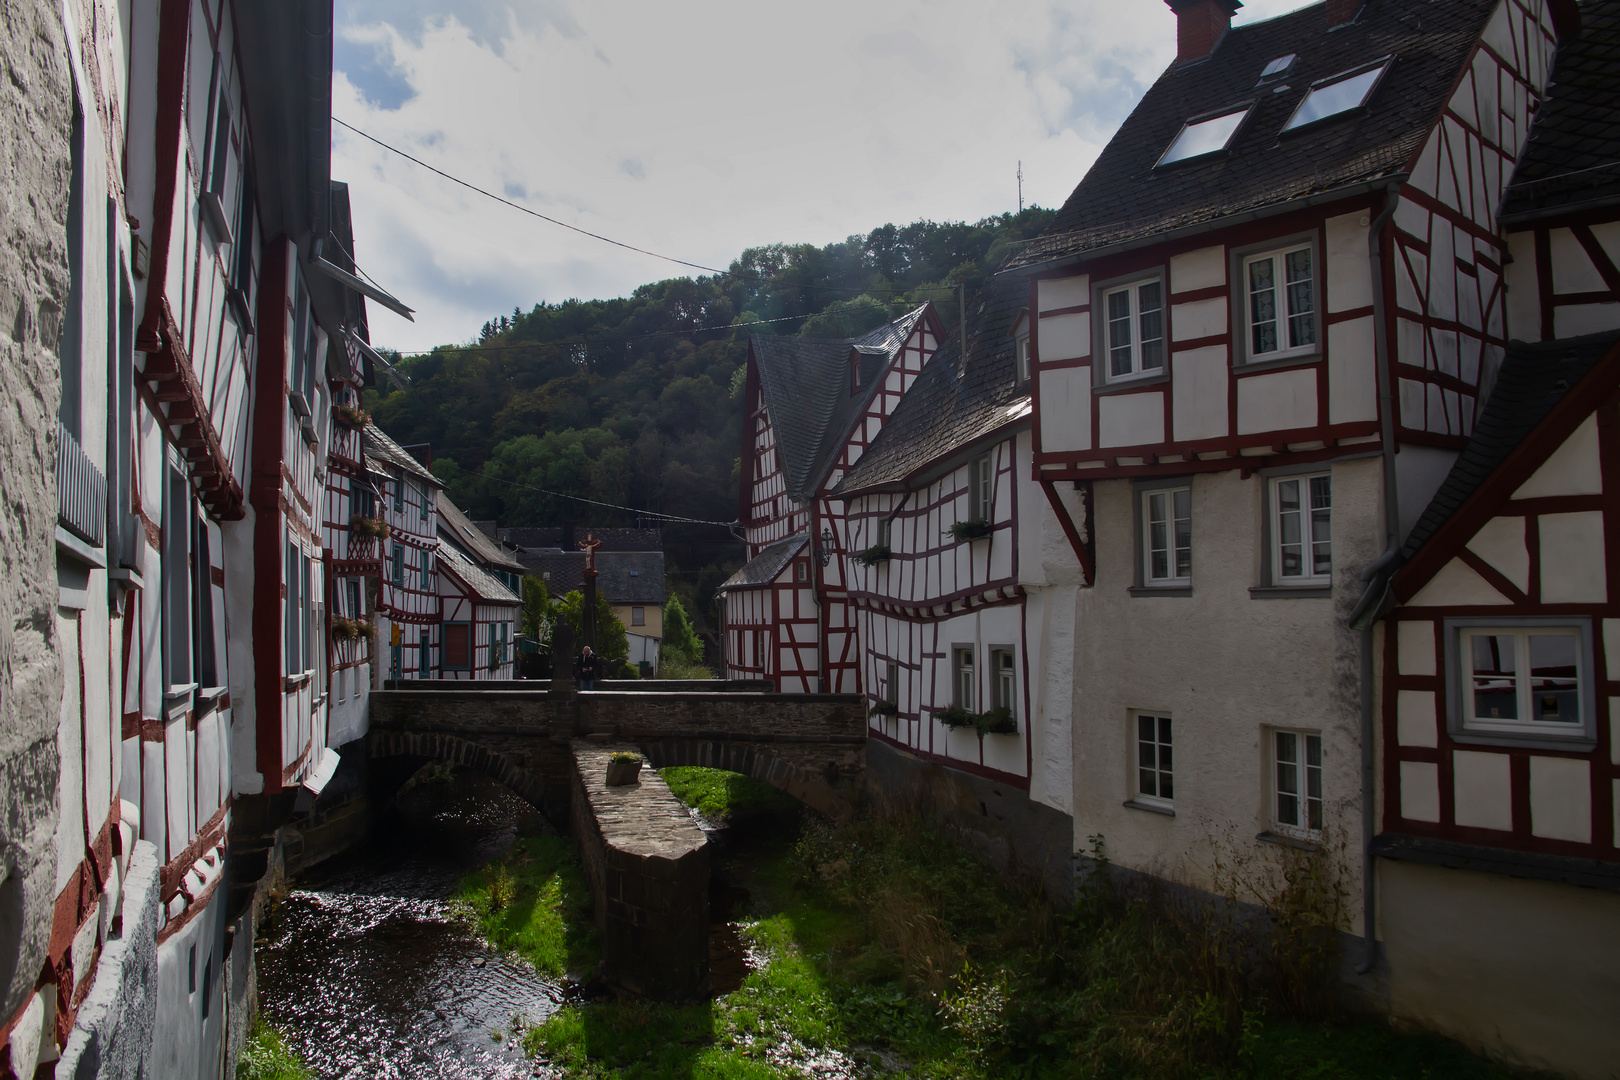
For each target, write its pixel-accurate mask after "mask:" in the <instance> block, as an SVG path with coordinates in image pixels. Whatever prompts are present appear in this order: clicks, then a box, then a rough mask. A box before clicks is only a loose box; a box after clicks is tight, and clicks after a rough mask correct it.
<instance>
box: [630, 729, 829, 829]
mask: <svg viewBox="0 0 1620 1080" xmlns="http://www.w3.org/2000/svg"><path fill="white" fill-rule="evenodd" d="M636 743H637V745H638V746H640V748H641V752H642V753H643V754H645V755H646V758H647V763H648V764H649V765H651V766H652V767H653V768H655V769H664V768H668V767H670V766H673V765H701V766H703V767H704V768H708V769H724V770H726V771H727V772H734V773H742V774H743V775H744V776H747V777H751V778H753V779H755V780H758V781H760V782H761V783H765V784H769V785H771V786H772V787H774V788H776V789H777V790H779V791H782V792H785V793H787V794H788V795H791V796H792V797H793V798H795V799H797V800H798V801H799V802H801V803H803V804H804V805H806V806H808V807H809V808H810V809H812V810H814V811H816V812H817V813H819V814H822V815H823V816H825V817H830V818H832V819H833V820H835V821H843V820H845V819H846V818H848V817H849V816H850V815H851V814H853V813H854V812H855V807H854V805H853V804H852V803H851V802H850V801H849V800H848V799H847V798H845V796H844V795H843V793H841V792H839V791H838V790H836V789H835V788H834V787H833V784H832V783H831V782H829V778H828V777H824V776H818V775H815V774H813V773H807V772H806V771H805V770H804V769H801V768H800V767H799V766H797V765H795V764H793V763H792V762H791V761H788V760H787V759H785V758H782V757H778V756H777V755H775V754H772V753H770V752H769V751H766V750H763V749H761V748H760V747H759V746H758V745H752V744H749V743H736V742H731V741H729V740H725V739H701V738H697V739H681V738H664V739H638V740H636Z"/></svg>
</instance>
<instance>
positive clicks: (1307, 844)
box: [1254, 832, 1322, 854]
mask: <svg viewBox="0 0 1620 1080" xmlns="http://www.w3.org/2000/svg"><path fill="white" fill-rule="evenodd" d="M1254 838H1255V839H1256V840H1258V841H1260V842H1261V843H1262V844H1279V845H1281V846H1282V847H1291V848H1295V849H1297V850H1299V851H1309V852H1311V853H1312V854H1315V853H1316V852H1318V851H1321V850H1322V845H1321V844H1320V843H1318V842H1317V841H1315V840H1306V839H1303V838H1302V837H1298V836H1289V835H1288V834H1287V833H1275V832H1263V833H1256V834H1255V837H1254Z"/></svg>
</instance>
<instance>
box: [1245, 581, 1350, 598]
mask: <svg viewBox="0 0 1620 1080" xmlns="http://www.w3.org/2000/svg"><path fill="white" fill-rule="evenodd" d="M1332 595H1333V586H1331V585H1256V586H1255V587H1253V588H1252V589H1250V590H1249V599H1251V600H1302V599H1312V598H1314V599H1322V598H1324V597H1331V596H1332Z"/></svg>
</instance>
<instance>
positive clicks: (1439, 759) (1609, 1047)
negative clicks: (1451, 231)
mask: <svg viewBox="0 0 1620 1080" xmlns="http://www.w3.org/2000/svg"><path fill="white" fill-rule="evenodd" d="M1581 23H1582V26H1581V31H1580V34H1579V35H1578V36H1572V37H1571V38H1569V39H1568V40H1566V41H1563V42H1561V43H1560V46H1559V49H1558V54H1557V60H1556V64H1555V67H1554V72H1553V79H1552V82H1551V84H1550V85H1549V87H1548V89H1547V98H1546V99H1545V100H1544V101H1543V102H1542V105H1541V108H1540V109H1539V110H1538V111H1537V115H1536V121H1535V126H1534V127H1533V128H1532V132H1531V139H1530V143H1529V145H1528V146H1527V147H1526V149H1525V152H1524V154H1523V156H1522V158H1521V159H1520V161H1519V163H1518V167H1517V169H1516V170H1515V172H1514V174H1513V186H1512V187H1511V188H1510V189H1509V191H1508V193H1507V197H1506V199H1505V200H1504V201H1503V214H1502V221H1503V223H1504V225H1505V226H1506V231H1507V242H1508V247H1509V250H1510V251H1511V252H1512V253H1513V257H1512V261H1511V263H1510V264H1509V266H1508V269H1507V280H1508V318H1507V329H1508V332H1509V334H1510V336H1511V338H1512V341H1511V343H1510V344H1509V346H1508V352H1507V359H1506V361H1505V363H1504V364H1503V366H1502V368H1501V371H1500V372H1499V373H1498V375H1497V377H1496V379H1495V384H1494V389H1493V390H1492V391H1491V393H1490V397H1489V399H1488V402H1487V404H1486V406H1485V408H1484V410H1483V411H1482V412H1481V413H1480V416H1479V419H1478V421H1477V422H1476V424H1475V426H1474V433H1473V436H1472V438H1471V439H1470V440H1469V443H1468V445H1467V447H1465V448H1464V450H1463V452H1462V455H1461V456H1460V457H1459V458H1458V460H1457V462H1456V464H1455V465H1454V466H1453V468H1452V470H1451V472H1450V474H1449V475H1448V476H1447V478H1446V481H1445V483H1444V484H1443V485H1442V486H1441V488H1440V490H1439V492H1438V493H1437V494H1436V495H1435V497H1434V499H1433V501H1432V502H1431V503H1430V504H1429V506H1428V508H1427V509H1426V510H1425V512H1424V513H1423V516H1422V517H1421V518H1420V519H1419V520H1418V522H1417V525H1416V527H1415V528H1414V529H1413V530H1412V533H1411V535H1410V536H1409V537H1408V539H1407V541H1406V544H1405V547H1404V548H1403V550H1402V553H1401V563H1400V567H1399V569H1398V570H1397V571H1396V572H1395V573H1394V575H1393V577H1392V579H1391V581H1390V589H1389V593H1388V595H1387V597H1386V598H1385V600H1384V604H1385V606H1386V607H1388V609H1389V610H1388V614H1387V616H1386V618H1385V622H1384V626H1385V632H1384V636H1383V644H1382V651H1381V660H1382V664H1383V671H1384V674H1385V677H1384V679H1383V683H1382V687H1381V693H1380V695H1379V709H1380V715H1381V724H1380V726H1379V729H1378V733H1377V734H1378V738H1379V750H1380V752H1379V755H1378V764H1379V766H1380V769H1381V772H1382V780H1383V783H1382V788H1381V792H1382V797H1381V799H1380V803H1379V807H1378V809H1379V812H1380V822H1379V832H1378V835H1377V837H1376V839H1375V840H1374V844H1373V852H1374V854H1375V855H1376V856H1378V861H1377V863H1376V870H1377V878H1378V900H1379V911H1380V918H1381V925H1380V927H1379V938H1380V941H1381V942H1382V947H1383V949H1384V952H1385V954H1386V955H1387V957H1388V968H1389V992H1390V999H1391V1007H1392V1009H1393V1011H1394V1012H1395V1013H1396V1015H1398V1016H1401V1017H1402V1018H1404V1019H1407V1020H1410V1021H1415V1022H1418V1023H1421V1024H1424V1025H1425V1026H1428V1027H1432V1028H1436V1029H1438V1030H1441V1031H1444V1032H1447V1033H1448V1034H1451V1035H1453V1036H1455V1037H1457V1038H1460V1039H1463V1040H1464V1041H1466V1042H1469V1043H1471V1044H1473V1045H1475V1046H1478V1047H1482V1048H1484V1049H1486V1050H1488V1051H1490V1052H1493V1053H1497V1054H1507V1055H1510V1056H1512V1057H1515V1058H1518V1059H1520V1060H1523V1061H1526V1062H1529V1063H1531V1064H1535V1065H1537V1066H1541V1067H1544V1068H1550V1069H1553V1070H1556V1071H1559V1072H1564V1073H1569V1074H1572V1075H1578V1076H1591V1077H1601V1076H1608V1075H1612V1070H1613V1067H1614V1063H1615V1062H1616V1061H1620V1032H1617V1030H1616V1027H1615V1025H1614V1023H1613V1017H1614V1013H1615V1010H1616V1008H1617V1007H1620V995H1617V992H1616V989H1615V983H1614V977H1613V976H1614V969H1613V964H1612V962H1611V960H1612V958H1613V957H1614V956H1616V955H1620V848H1617V847H1616V844H1617V842H1620V751H1617V750H1616V745H1617V742H1616V739H1617V737H1620V726H1617V725H1620V713H1617V712H1616V709H1617V705H1616V703H1617V702H1620V696H1617V695H1620V681H1617V676H1616V672H1617V671H1620V600H1617V598H1616V593H1615V591H1614V590H1615V583H1616V580H1617V574H1620V560H1617V557H1616V555H1617V552H1620V544H1617V537H1620V273H1617V272H1616V270H1615V267H1616V266H1617V265H1620V166H1617V165H1616V164H1615V163H1616V162H1617V161H1620V80H1617V79H1616V77H1615V72H1616V71H1617V70H1620V3H1617V2H1616V0H1603V2H1600V3H1586V4H1583V5H1582V6H1581ZM1482 942H1489V943H1490V947H1489V949H1488V950H1483V951H1482V949H1481V943H1482ZM1524 1001H1537V1002H1557V1003H1558V1005H1557V1007H1552V1008H1547V1007H1540V1008H1534V1009H1526V1008H1523V1007H1522V1006H1518V1005H1511V1004H1510V1002H1512V1003H1519V1002H1524Z"/></svg>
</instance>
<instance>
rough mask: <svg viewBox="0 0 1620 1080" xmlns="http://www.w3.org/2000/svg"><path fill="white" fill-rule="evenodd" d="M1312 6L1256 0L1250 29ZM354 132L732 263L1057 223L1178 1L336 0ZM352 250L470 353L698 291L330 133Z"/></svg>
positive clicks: (415, 330)
mask: <svg viewBox="0 0 1620 1080" xmlns="http://www.w3.org/2000/svg"><path fill="white" fill-rule="evenodd" d="M1301 6H1304V2H1303V0H1250V2H1249V3H1248V4H1247V6H1246V7H1244V8H1243V9H1242V10H1240V11H1239V12H1238V17H1237V19H1236V20H1235V22H1237V23H1245V22H1253V21H1256V20H1258V19H1262V18H1269V17H1272V16H1275V15H1279V14H1282V13H1283V12H1285V11H1290V10H1293V9H1294V8H1298V7H1301ZM336 8H337V17H336V21H337V40H336V45H335V62H336V68H337V71H336V74H335V77H334V80H333V89H332V113H333V116H334V117H336V118H337V119H339V120H342V121H344V122H346V123H348V124H352V125H353V126H354V127H356V128H359V129H360V130H361V131H364V132H367V133H368V134H370V135H372V136H374V137H376V138H377V139H380V140H382V141H383V142H386V143H389V144H391V145H393V146H397V147H399V148H400V149H402V150H405V151H406V152H408V153H410V154H412V155H414V156H416V157H418V158H421V159H422V160H423V161H426V162H428V163H430V164H432V165H433V166H435V167H437V168H439V169H443V170H444V171H446V172H449V173H451V174H453V175H456V176H458V177H461V178H462V179H464V180H467V181H468V182H470V183H473V184H476V185H478V186H480V187H483V188H485V189H487V190H490V191H493V192H496V193H498V194H500V195H502V196H504V197H505V198H507V199H510V200H511V201H513V202H516V203H518V204H520V205H523V206H526V207H529V208H531V209H533V210H535V211H537V212H539V213H542V214H545V215H547V216H549V217H553V218H557V219H559V220H562V221H566V222H568V223H569V224H572V225H575V226H578V227H579V228H582V229H588V230H590V231H592V232H596V233H600V234H603V235H606V236H610V237H613V238H614V239H617V240H622V241H624V242H626V243H629V244H634V245H635V246H637V247H641V248H646V249H649V250H652V251H655V252H659V253H661V254H666V255H672V256H674V257H676V258H679V259H684V260H687V261H690V262H694V263H699V264H702V265H706V266H713V267H725V266H727V265H729V263H730V262H731V260H732V259H733V258H735V257H736V256H737V255H739V254H741V252H742V251H743V249H744V248H747V247H757V246H760V245H764V244H770V243H813V244H826V243H831V242H833V241H837V240H842V239H844V238H845V237H846V236H849V235H851V234H857V233H859V234H864V233H867V232H869V231H870V230H872V229H873V228H875V227H877V226H879V225H882V224H885V223H887V222H893V223H895V224H897V225H900V224H905V223H907V222H911V221H915V220H918V219H920V218H931V219H933V220H936V221H962V220H966V221H973V220H977V219H979V218H981V217H985V216H987V215H989V214H996V213H1002V212H1004V211H1010V210H1016V209H1017V208H1018V179H1017V173H1018V169H1019V163H1020V162H1022V168H1023V196H1024V201H1025V203H1026V205H1028V204H1038V205H1041V206H1047V207H1057V206H1060V205H1062V203H1063V201H1064V200H1065V199H1066V198H1067V197H1068V195H1069V193H1070V192H1071V191H1072V190H1073V189H1074V187H1075V185H1076V184H1078V183H1079V182H1080V178H1081V177H1082V176H1083V175H1084V174H1085V171H1086V169H1087V168H1088V167H1089V166H1090V164H1091V162H1092V161H1093V160H1094V159H1095V157H1096V155H1097V153H1098V152H1099V151H1100V150H1101V149H1102V147H1103V145H1104V144H1105V143H1106V142H1107V140H1108V137H1109V136H1110V135H1111V134H1112V132H1113V130H1114V129H1115V128H1116V127H1117V126H1118V125H1119V123H1120V121H1121V120H1123V119H1124V117H1125V116H1126V115H1127V114H1128V113H1129V112H1130V110H1131V108H1132V106H1134V105H1135V103H1136V102H1137V101H1138V100H1139V99H1140V98H1141V96H1142V94H1143V93H1144V92H1145V90H1146V89H1147V87H1148V86H1150V85H1151V84H1152V82H1153V80H1154V79H1155V78H1157V77H1158V75H1159V73H1160V72H1161V71H1163V69H1164V67H1165V66H1166V65H1167V64H1168V63H1169V62H1170V60H1171V59H1172V57H1173V56H1174V53H1175V17H1174V15H1172V14H1171V12H1170V9H1169V8H1168V7H1166V6H1165V5H1164V3H1162V2H1161V0H994V2H986V0H819V2H817V3H813V4H801V3H783V2H781V0H686V2H684V3H670V2H668V0H658V2H650V0H595V2H593V3H585V2H583V0H336ZM332 141H333V145H332V175H333V177H334V178H335V179H338V180H343V181H346V182H347V183H348V184H349V190H350V200H351V203H352V206H353V211H354V223H355V245H356V246H355V256H356V258H357V260H358V262H359V264H360V266H361V268H362V269H363V270H364V271H365V272H366V273H368V274H369V275H370V276H371V277H373V278H374V279H376V281H377V282H379V283H380V284H381V285H382V286H383V287H384V288H386V289H388V290H389V291H391V292H393V293H394V295H396V296H397V297H399V298H400V299H401V300H403V301H404V302H405V303H407V304H408V305H410V306H411V307H413V308H415V309H416V321H415V322H414V323H411V322H407V321H405V320H404V319H402V318H399V317H398V316H395V315H393V314H392V313H390V312H388V311H386V310H384V309H383V308H381V307H380V306H378V305H376V304H371V305H368V310H369V315H370V322H371V337H372V341H373V342H374V343H376V344H378V345H382V346H386V347H390V348H397V349H401V350H403V351H405V352H413V351H421V350H425V349H428V348H431V347H432V346H434V345H438V344H448V343H458V342H466V341H471V340H473V339H475V338H476V337H477V334H478V331H479V328H480V327H481V326H482V325H483V324H484V322H485V321H486V320H488V319H490V318H493V317H497V316H499V315H501V314H510V313H511V311H512V310H513V308H514V307H518V308H521V309H522V310H524V311H528V310H529V309H530V308H532V307H533V306H534V305H535V304H537V303H539V302H541V301H550V302H553V303H555V302H559V301H562V300H566V299H568V298H570V297H578V298H582V299H589V298H598V297H612V296H623V295H626V294H628V293H629V292H630V291H631V290H633V289H634V288H635V287H636V286H637V285H641V284H644V283H646V282H649V281H657V280H660V279H663V278H668V277H675V276H680V275H682V274H687V273H693V272H694V271H690V270H688V269H685V268H683V267H680V266H676V265H674V264H671V263H667V262H663V261H660V260H658V259H655V258H650V257H648V256H646V255H640V254H635V253H633V252H629V251H625V250H623V249H620V248H615V247H612V246H609V245H607V244H604V243H602V242H600V241H598V240H592V239H590V238H588V237H585V236H581V235H579V234H577V233H573V232H569V231H568V230H566V229H562V228H559V227H557V226H555V225H551V224H548V223H546V222H544V221H541V220H538V219H536V218H533V217H530V216H528V215H526V214H522V213H520V212H518V211H517V210H514V209H512V208H511V207H508V206H502V205H501V204H499V203H495V202H492V201H491V200H488V199H486V198H484V197H483V196H481V195H478V194H476V193H474V192H471V191H468V190H467V189H465V188H462V187H458V186H457V185H455V184H453V183H451V182H450V181H448V180H445V179H443V178H442V177H439V176H435V175H434V174H433V173H431V172H428V171H427V170H425V169H423V168H421V167H420V166H417V165H414V164H412V163H410V162H409V161H406V160H404V159H403V158H400V157H398V156H396V155H394V154H391V153H389V152H388V151H386V150H384V149H382V148H380V147H378V146H376V145H374V144H373V143H370V142H368V141H366V140H365V139H363V138H361V137H360V136H358V135H355V134H354V133H353V132H350V131H348V130H346V129H345V128H343V127H341V126H339V125H333V133H332Z"/></svg>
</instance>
